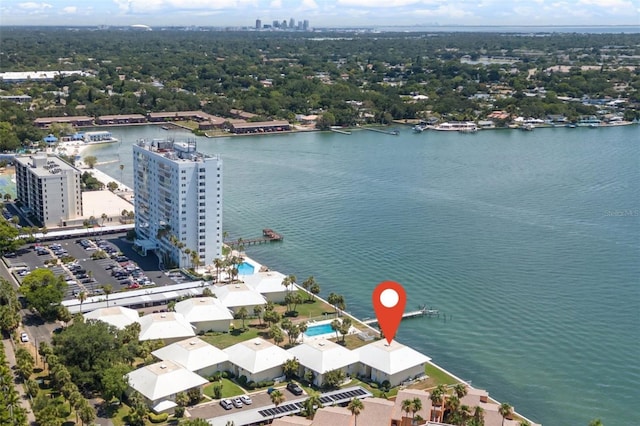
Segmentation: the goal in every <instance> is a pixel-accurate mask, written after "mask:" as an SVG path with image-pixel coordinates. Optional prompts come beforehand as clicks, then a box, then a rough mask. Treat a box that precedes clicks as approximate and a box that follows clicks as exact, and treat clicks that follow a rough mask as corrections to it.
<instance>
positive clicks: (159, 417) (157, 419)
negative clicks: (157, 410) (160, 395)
mask: <svg viewBox="0 0 640 426" xmlns="http://www.w3.org/2000/svg"><path fill="white" fill-rule="evenodd" d="M168 418H169V415H168V414H167V413H162V414H154V413H149V421H150V422H151V423H164V422H166V421H167V419H168Z"/></svg>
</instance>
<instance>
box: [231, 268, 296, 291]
mask: <svg viewBox="0 0 640 426" xmlns="http://www.w3.org/2000/svg"><path fill="white" fill-rule="evenodd" d="M284 278H285V275H284V274H282V273H280V272H278V271H269V272H258V273H257V274H253V275H246V276H243V278H242V280H243V281H244V283H245V284H246V285H247V287H249V288H250V289H252V290H255V291H257V292H258V293H260V294H267V293H282V292H284V291H287V288H286V287H285V286H283V285H282V280H284ZM289 288H291V287H289Z"/></svg>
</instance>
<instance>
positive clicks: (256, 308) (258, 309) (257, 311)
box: [253, 305, 263, 325]
mask: <svg viewBox="0 0 640 426" xmlns="http://www.w3.org/2000/svg"><path fill="white" fill-rule="evenodd" d="M262 311H263V308H262V306H261V305H256V306H254V307H253V315H255V316H256V317H258V321H259V322H260V325H262Z"/></svg>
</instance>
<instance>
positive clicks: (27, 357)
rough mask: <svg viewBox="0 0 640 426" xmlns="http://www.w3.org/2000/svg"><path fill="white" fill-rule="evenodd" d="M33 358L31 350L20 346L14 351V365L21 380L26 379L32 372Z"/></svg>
mask: <svg viewBox="0 0 640 426" xmlns="http://www.w3.org/2000/svg"><path fill="white" fill-rule="evenodd" d="M33 366H34V360H33V356H32V355H31V352H29V351H28V350H26V349H25V348H24V347H22V346H20V347H19V348H18V350H17V351H16V367H17V369H18V374H19V375H20V377H21V378H22V380H23V381H26V380H28V379H29V377H31V374H33Z"/></svg>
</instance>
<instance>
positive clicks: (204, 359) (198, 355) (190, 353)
mask: <svg viewBox="0 0 640 426" xmlns="http://www.w3.org/2000/svg"><path fill="white" fill-rule="evenodd" d="M151 354H152V355H153V356H155V357H156V358H158V359H159V360H160V361H171V362H174V363H176V364H178V365H180V366H182V367H184V368H186V369H187V370H189V371H192V372H194V373H196V374H198V375H200V376H202V377H209V376H211V375H213V373H215V372H216V371H225V370H228V369H229V363H228V362H229V355H227V354H226V353H225V352H223V351H222V350H221V349H218V348H216V347H215V346H212V345H210V344H208V343H207V342H205V341H204V340H202V339H199V338H197V337H192V338H189V339H185V340H181V341H179V342H175V343H172V344H170V345H168V346H165V347H163V348H160V349H158V350H156V351H153V352H151Z"/></svg>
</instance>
